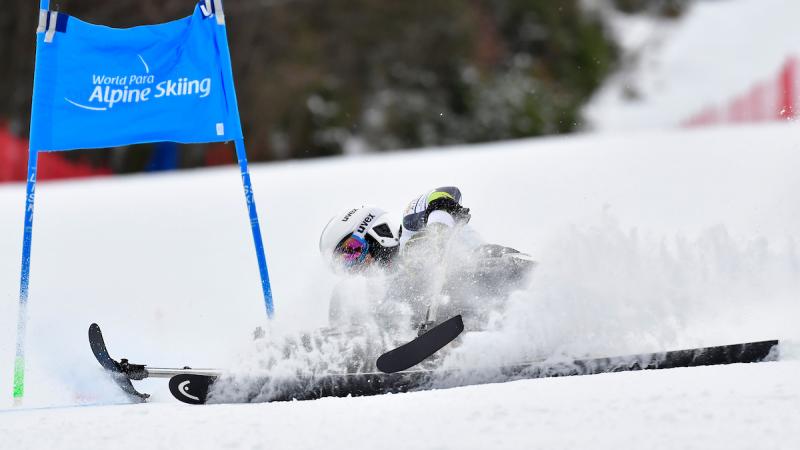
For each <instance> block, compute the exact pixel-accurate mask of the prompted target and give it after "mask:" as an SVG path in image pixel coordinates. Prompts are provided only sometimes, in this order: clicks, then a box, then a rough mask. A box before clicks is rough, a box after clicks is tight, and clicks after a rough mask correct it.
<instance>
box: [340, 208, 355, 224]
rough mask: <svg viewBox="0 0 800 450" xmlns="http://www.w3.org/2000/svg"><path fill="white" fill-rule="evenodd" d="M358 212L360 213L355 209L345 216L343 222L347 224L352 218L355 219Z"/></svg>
mask: <svg viewBox="0 0 800 450" xmlns="http://www.w3.org/2000/svg"><path fill="white" fill-rule="evenodd" d="M356 211H358V209H354V210H352V211H350V212H349V213H347V214H345V215H344V218H343V219H342V222H347V221H348V220H350V218H351V217H353V214H355V213H356Z"/></svg>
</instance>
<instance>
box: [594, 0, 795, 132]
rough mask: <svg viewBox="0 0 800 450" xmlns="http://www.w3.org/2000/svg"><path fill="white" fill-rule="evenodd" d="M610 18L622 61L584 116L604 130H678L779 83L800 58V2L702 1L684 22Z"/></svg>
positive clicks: (610, 14) (644, 17) (608, 14)
mask: <svg viewBox="0 0 800 450" xmlns="http://www.w3.org/2000/svg"><path fill="white" fill-rule="evenodd" d="M602 12H603V14H604V16H605V17H606V18H607V19H608V22H609V23H610V24H611V25H612V27H611V28H612V32H613V34H614V36H615V37H616V39H617V41H618V42H619V44H620V47H621V50H622V52H621V55H622V61H621V67H620V69H619V71H618V72H617V73H616V74H615V75H613V76H611V77H609V79H608V80H607V81H606V82H605V84H604V85H603V86H602V88H601V89H600V90H599V91H598V93H597V94H596V95H595V96H594V98H593V99H592V101H591V102H589V104H588V105H587V106H586V108H585V110H584V113H585V117H586V119H587V123H586V128H590V129H593V130H597V131H630V130H641V129H649V128H665V127H666V128H671V127H675V126H677V125H679V124H680V123H682V122H684V121H685V120H687V119H689V118H690V117H692V116H694V115H696V114H698V113H700V112H701V110H703V109H705V108H707V107H709V106H724V105H727V104H728V103H729V102H730V101H731V100H733V99H734V98H735V97H737V96H740V95H742V94H745V93H747V92H749V91H750V89H751V88H752V87H753V86H754V85H755V84H756V83H761V82H773V83H774V82H776V80H777V76H778V73H779V71H780V70H781V68H782V67H783V65H784V63H785V62H786V60H787V58H788V57H790V56H795V57H798V56H800V25H799V24H798V18H799V17H800V2H798V1H796V0H725V1H697V2H694V3H692V4H691V6H690V8H689V9H688V11H687V12H686V13H685V14H684V15H683V16H682V17H680V18H679V19H676V20H665V19H659V18H654V17H651V16H647V15H626V14H621V13H614V12H613V11H611V10H609V9H607V8H606V9H602ZM631 94H633V98H632V97H631ZM776 98H777V97H776Z"/></svg>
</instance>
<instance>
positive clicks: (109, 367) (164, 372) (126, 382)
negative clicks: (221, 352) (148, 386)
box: [89, 323, 222, 403]
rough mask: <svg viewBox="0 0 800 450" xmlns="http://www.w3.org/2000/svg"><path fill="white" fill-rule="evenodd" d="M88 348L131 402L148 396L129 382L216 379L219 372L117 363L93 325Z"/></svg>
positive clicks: (126, 361)
mask: <svg viewBox="0 0 800 450" xmlns="http://www.w3.org/2000/svg"><path fill="white" fill-rule="evenodd" d="M89 346H90V347H91V348H92V353H94V357H95V358H97V362H99V363H100V365H101V366H103V369H105V370H106V372H108V373H109V374H110V375H111V378H112V379H113V380H114V382H115V383H117V386H119V387H120V388H121V389H122V391H123V392H125V393H126V394H128V397H129V398H130V400H131V401H133V402H137V403H140V402H145V401H147V399H148V398H149V397H150V394H145V393H142V392H139V391H137V390H136V389H135V388H134V387H133V383H131V380H143V379H145V378H172V377H174V376H176V375H184V374H195V375H204V376H209V377H212V378H213V379H216V377H218V376H219V375H220V374H222V371H221V370H216V369H192V368H190V367H184V368H182V369H166V368H158V367H148V366H146V365H144V364H131V363H130V362H128V360H127V359H125V358H122V359H121V360H119V361H117V360H115V359H113V358H112V357H111V355H109V354H108V349H107V348H106V343H105V340H104V339H103V332H102V331H100V326H99V325H97V324H96V323H93V324H91V325H90V326H89Z"/></svg>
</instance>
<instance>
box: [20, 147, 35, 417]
mask: <svg viewBox="0 0 800 450" xmlns="http://www.w3.org/2000/svg"><path fill="white" fill-rule="evenodd" d="M28 153H29V156H28V183H27V187H26V189H25V194H26V195H25V231H24V234H23V237H22V271H21V274H20V280H19V311H18V315H17V353H16V358H15V359H14V405H20V404H22V398H23V397H24V395H25V330H26V327H27V324H28V287H29V286H30V274H31V243H32V240H33V204H34V198H35V197H36V167H37V165H38V162H39V152H38V151H37V150H35V149H29V150H28Z"/></svg>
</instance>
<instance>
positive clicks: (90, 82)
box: [31, 0, 242, 151]
mask: <svg viewBox="0 0 800 450" xmlns="http://www.w3.org/2000/svg"><path fill="white" fill-rule="evenodd" d="M218 2H219V0H214V1H213V2H212V1H210V0H205V1H201V2H200V3H199V4H198V5H197V6H196V7H195V10H194V14H192V15H191V16H189V17H186V18H183V19H179V20H176V21H173V22H168V23H164V24H158V25H146V26H139V27H134V28H127V29H114V28H109V27H106V26H101V25H93V24H89V23H86V22H83V21H81V20H79V19H77V18H75V17H70V16H68V15H65V14H61V13H58V12H54V11H44V10H43V11H42V14H41V15H40V24H39V30H38V31H39V34H38V39H39V42H38V45H37V54H36V73H35V76H34V92H33V108H32V114H31V148H32V149H35V150H37V151H55V150H73V149H83V148H104V147H115V146H122V145H130V144H141V143H151V142H163V141H172V142H180V143H201V142H220V141H230V140H234V139H240V138H242V129H241V123H240V120H239V113H238V106H237V104H236V94H235V91H234V84H233V79H232V78H233V75H232V71H231V63H230V53H229V51H228V42H227V37H226V32H225V27H224V26H222V25H224V15H223V14H222V10H221V8H219V10H218V13H217V14H214V4H216V5H217V6H219V3H218Z"/></svg>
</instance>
